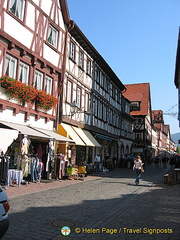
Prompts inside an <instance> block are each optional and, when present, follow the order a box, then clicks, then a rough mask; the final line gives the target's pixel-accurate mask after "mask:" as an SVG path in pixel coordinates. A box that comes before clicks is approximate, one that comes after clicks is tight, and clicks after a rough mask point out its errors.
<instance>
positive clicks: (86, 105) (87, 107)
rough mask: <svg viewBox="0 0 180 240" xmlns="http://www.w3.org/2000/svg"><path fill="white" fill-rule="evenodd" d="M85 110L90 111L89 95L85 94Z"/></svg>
mask: <svg viewBox="0 0 180 240" xmlns="http://www.w3.org/2000/svg"><path fill="white" fill-rule="evenodd" d="M84 110H85V111H86V112H87V111H89V94H88V93H86V94H85V104H84Z"/></svg>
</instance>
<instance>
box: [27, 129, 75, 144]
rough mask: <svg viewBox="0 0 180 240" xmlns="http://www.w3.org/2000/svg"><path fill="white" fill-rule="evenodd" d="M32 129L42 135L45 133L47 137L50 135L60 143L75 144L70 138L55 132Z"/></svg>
mask: <svg viewBox="0 0 180 240" xmlns="http://www.w3.org/2000/svg"><path fill="white" fill-rule="evenodd" d="M31 128H32V129H34V130H36V131H39V132H41V133H45V134H46V135H48V136H49V137H50V138H53V139H55V140H56V141H60V142H70V143H75V142H74V141H73V140H71V139H70V138H66V137H64V136H62V135H60V134H58V133H55V132H53V131H50V130H45V129H40V128H34V127H31Z"/></svg>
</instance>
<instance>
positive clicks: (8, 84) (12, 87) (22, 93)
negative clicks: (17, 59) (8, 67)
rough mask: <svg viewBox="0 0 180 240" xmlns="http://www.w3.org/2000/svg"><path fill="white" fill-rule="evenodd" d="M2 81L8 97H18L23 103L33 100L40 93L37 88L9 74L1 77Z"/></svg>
mask: <svg viewBox="0 0 180 240" xmlns="http://www.w3.org/2000/svg"><path fill="white" fill-rule="evenodd" d="M0 83H1V87H3V88H4V89H5V94H6V96H7V97H9V98H13V99H17V100H19V101H20V102H21V103H25V102H32V101H34V99H35V98H36V97H37V95H38V90H37V89H35V88H33V87H31V86H27V85H26V84H24V83H22V82H20V81H17V80H15V79H13V78H9V77H7V76H4V77H1V78H0Z"/></svg>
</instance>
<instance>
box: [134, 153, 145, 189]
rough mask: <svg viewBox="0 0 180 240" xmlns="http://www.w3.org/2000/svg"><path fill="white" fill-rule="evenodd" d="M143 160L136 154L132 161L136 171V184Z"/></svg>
mask: <svg viewBox="0 0 180 240" xmlns="http://www.w3.org/2000/svg"><path fill="white" fill-rule="evenodd" d="M143 164H144V163H143V162H142V161H141V157H140V156H137V157H136V159H135V161H134V166H133V170H134V171H136V180H135V183H136V185H138V184H139V179H140V177H141V172H142V170H141V169H142V166H143Z"/></svg>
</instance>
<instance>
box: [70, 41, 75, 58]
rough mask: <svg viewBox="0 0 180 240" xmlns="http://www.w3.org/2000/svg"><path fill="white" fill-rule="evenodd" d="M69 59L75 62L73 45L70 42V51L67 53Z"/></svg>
mask: <svg viewBox="0 0 180 240" xmlns="http://www.w3.org/2000/svg"><path fill="white" fill-rule="evenodd" d="M69 57H70V58H71V59H72V60H73V61H75V44H74V42H72V41H71V42H70V51H69Z"/></svg>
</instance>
